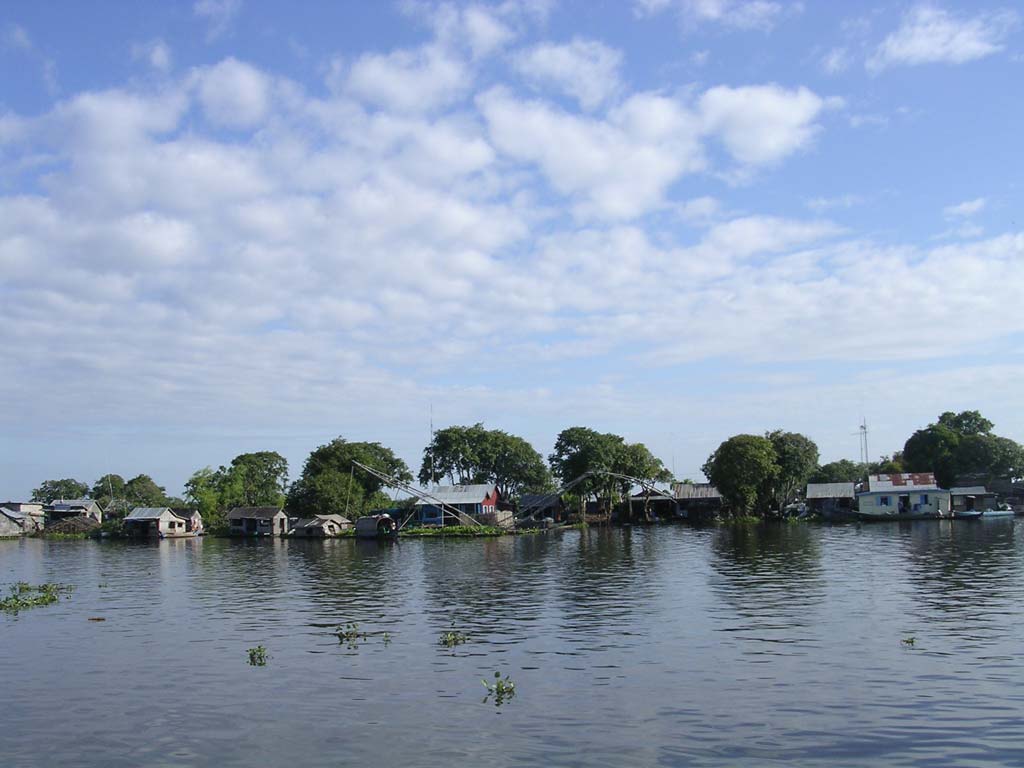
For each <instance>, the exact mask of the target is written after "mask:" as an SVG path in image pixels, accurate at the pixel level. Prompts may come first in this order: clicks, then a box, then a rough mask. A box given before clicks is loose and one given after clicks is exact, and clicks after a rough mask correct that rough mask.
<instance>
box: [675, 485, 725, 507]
mask: <svg viewBox="0 0 1024 768" xmlns="http://www.w3.org/2000/svg"><path fill="white" fill-rule="evenodd" d="M672 495H673V496H675V497H676V502H677V503H678V504H679V509H680V510H682V511H684V512H689V511H690V510H699V511H703V512H717V511H718V510H720V509H721V508H722V494H721V493H719V492H718V489H717V488H715V486H713V485H712V484H711V483H675V484H674V485H673V486H672Z"/></svg>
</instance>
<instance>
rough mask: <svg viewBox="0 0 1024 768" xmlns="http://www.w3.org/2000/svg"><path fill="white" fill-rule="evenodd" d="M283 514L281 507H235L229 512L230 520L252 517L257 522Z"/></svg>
mask: <svg viewBox="0 0 1024 768" xmlns="http://www.w3.org/2000/svg"><path fill="white" fill-rule="evenodd" d="M279 512H281V508H280V507H235V508H234V509H232V510H231V511H230V512H228V520H241V519H242V518H246V517H251V518H255V519H257V520H269V519H271V518H272V517H276V516H277V514H278V513H279Z"/></svg>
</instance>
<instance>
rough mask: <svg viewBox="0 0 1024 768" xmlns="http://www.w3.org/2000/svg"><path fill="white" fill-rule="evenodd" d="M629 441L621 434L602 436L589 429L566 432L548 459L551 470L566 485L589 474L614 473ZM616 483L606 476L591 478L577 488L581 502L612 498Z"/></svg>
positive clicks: (559, 437)
mask: <svg viewBox="0 0 1024 768" xmlns="http://www.w3.org/2000/svg"><path fill="white" fill-rule="evenodd" d="M624 445H625V440H624V439H623V438H621V437H619V436H618V435H612V434H609V433H602V432H598V431H596V430H593V429H590V428H589V427H569V428H568V429H563V430H562V431H561V432H560V433H559V434H558V438H557V439H556V440H555V449H554V451H553V452H552V453H551V455H550V456H549V457H548V463H549V464H550V465H551V471H552V473H553V474H554V476H555V477H556V478H558V480H559V481H560V482H561V484H562V485H565V484H567V483H570V482H572V481H573V480H575V479H576V478H578V477H580V476H581V475H584V474H586V473H587V472H602V471H606V472H613V471H615V467H616V460H617V458H618V456H619V452H620V451H621V450H622V448H623V446H624ZM615 485H616V484H615V483H614V481H611V482H609V479H608V478H606V477H600V476H595V477H589V478H587V479H586V480H584V481H582V482H581V483H580V484H579V485H577V486H576V488H575V492H576V493H578V494H579V495H580V498H581V499H585V498H587V497H588V496H594V497H597V496H600V495H601V494H602V493H605V494H608V495H611V490H612V489H613V488H614V487H615Z"/></svg>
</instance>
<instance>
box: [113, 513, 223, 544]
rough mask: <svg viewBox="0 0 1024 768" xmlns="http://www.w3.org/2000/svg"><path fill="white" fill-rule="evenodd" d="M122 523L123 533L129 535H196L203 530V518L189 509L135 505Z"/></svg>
mask: <svg viewBox="0 0 1024 768" xmlns="http://www.w3.org/2000/svg"><path fill="white" fill-rule="evenodd" d="M123 525H124V530H125V533H127V534H128V535H130V536H137V537H139V538H154V539H155V538H161V539H167V538H176V537H181V536H198V535H199V534H200V533H202V530H203V518H202V517H201V516H200V515H199V512H198V511H196V510H191V509H182V510H174V509H171V508H170V507H135V509H133V510H132V511H131V514H129V515H128V516H127V517H126V518H125V519H124V523H123Z"/></svg>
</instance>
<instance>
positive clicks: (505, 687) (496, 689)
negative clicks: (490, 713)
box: [480, 672, 516, 707]
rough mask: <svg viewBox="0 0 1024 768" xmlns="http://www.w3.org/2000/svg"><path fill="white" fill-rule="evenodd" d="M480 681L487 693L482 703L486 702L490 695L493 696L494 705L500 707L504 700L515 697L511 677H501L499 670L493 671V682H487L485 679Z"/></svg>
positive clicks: (514, 686) (514, 687)
mask: <svg viewBox="0 0 1024 768" xmlns="http://www.w3.org/2000/svg"><path fill="white" fill-rule="evenodd" d="M480 682H481V683H483V684H484V688H486V689H487V695H486V696H484V704H486V703H487V701H488V699H490V698H491V696H493V697H494V706H496V707H500V706H501V705H502V704H504V703H505V702H506V701H508V700H510V699H513V698H515V695H516V684H515V683H513V682H512V678H511V677H509V676H508V675H505V677H502V676H501V672H495V673H494V682H493V683H488V682H487V681H486V680H481V681H480Z"/></svg>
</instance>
